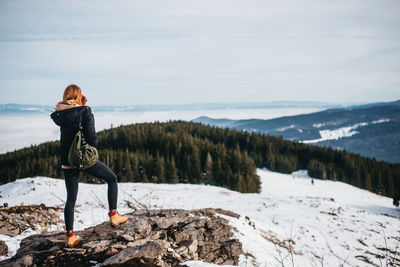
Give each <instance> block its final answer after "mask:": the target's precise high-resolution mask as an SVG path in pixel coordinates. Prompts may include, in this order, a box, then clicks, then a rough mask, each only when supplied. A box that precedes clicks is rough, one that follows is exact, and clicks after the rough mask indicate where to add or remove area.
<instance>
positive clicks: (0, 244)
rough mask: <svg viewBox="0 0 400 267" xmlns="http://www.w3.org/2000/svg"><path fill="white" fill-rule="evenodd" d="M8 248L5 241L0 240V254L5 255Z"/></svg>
mask: <svg viewBox="0 0 400 267" xmlns="http://www.w3.org/2000/svg"><path fill="white" fill-rule="evenodd" d="M7 253H8V248H7V245H6V242H4V241H3V240H0V256H7Z"/></svg>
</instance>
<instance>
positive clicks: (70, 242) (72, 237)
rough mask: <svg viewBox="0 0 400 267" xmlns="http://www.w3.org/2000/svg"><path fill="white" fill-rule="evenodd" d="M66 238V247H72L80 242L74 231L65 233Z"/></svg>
mask: <svg viewBox="0 0 400 267" xmlns="http://www.w3.org/2000/svg"><path fill="white" fill-rule="evenodd" d="M66 235H67V237H68V239H67V247H69V248H72V247H74V246H75V245H76V244H78V243H79V242H81V240H82V239H81V238H80V237H79V236H78V235H76V234H75V232H72V233H68V232H67V233H66Z"/></svg>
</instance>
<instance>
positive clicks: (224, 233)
mask: <svg viewBox="0 0 400 267" xmlns="http://www.w3.org/2000/svg"><path fill="white" fill-rule="evenodd" d="M217 213H219V214H225V215H226V214H230V213H229V212H228V211H223V210H214V209H201V210H181V209H166V210H137V211H135V212H134V213H131V214H128V216H129V220H128V222H126V223H124V224H121V225H120V226H118V227H117V228H113V227H111V225H110V223H109V222H104V223H101V224H99V225H97V226H94V227H89V228H87V229H85V230H83V231H77V234H78V235H80V236H81V238H82V242H81V244H79V245H78V246H77V247H76V248H66V247H65V239H66V237H65V235H64V233H63V232H50V233H43V234H38V235H32V236H29V237H27V238H24V239H23V240H22V241H21V244H20V248H19V249H18V251H17V253H16V255H15V256H14V257H13V258H11V259H8V260H5V261H3V262H0V265H1V266H3V265H5V266H35V265H36V266H93V262H96V263H98V264H100V265H102V266H118V265H121V266H160V267H167V266H177V265H179V264H180V263H182V262H184V261H186V260H190V259H196V260H201V261H204V262H209V263H219V264H231V265H234V264H236V265H237V264H238V261H239V255H240V254H242V253H243V251H242V246H241V244H240V242H239V240H237V239H233V238H232V236H233V233H232V227H231V226H230V225H229V224H228V221H227V220H226V219H224V218H222V217H219V216H217ZM229 216H230V215H229ZM232 217H233V216H232Z"/></svg>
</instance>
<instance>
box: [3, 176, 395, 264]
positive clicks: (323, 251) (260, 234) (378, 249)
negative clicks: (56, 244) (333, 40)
mask: <svg viewBox="0 0 400 267" xmlns="http://www.w3.org/2000/svg"><path fill="white" fill-rule="evenodd" d="M257 172H258V174H259V175H260V177H261V181H262V192H261V193H260V194H255V193H253V194H242V193H238V192H235V191H231V190H227V189H225V188H220V187H215V186H209V185H191V184H176V185H172V184H143V183H124V184H122V183H120V184H119V199H118V205H119V211H120V212H121V213H127V212H132V210H131V209H130V208H129V207H128V204H127V201H129V202H132V203H135V204H137V203H141V204H142V205H144V206H146V207H147V208H149V209H159V208H182V209H197V208H208V207H212V208H222V209H226V210H232V211H234V212H236V213H239V214H240V215H241V216H240V218H238V219H235V218H232V217H227V216H224V215H220V216H222V217H224V218H227V219H228V220H229V221H230V224H231V225H232V226H234V227H236V229H237V231H236V232H235V236H236V237H237V238H239V240H240V241H241V242H242V244H243V250H244V252H245V253H246V256H245V255H241V258H240V266H374V265H373V264H375V266H387V265H385V263H386V260H387V259H388V258H389V257H395V256H394V254H395V253H399V250H400V249H399V247H398V246H399V241H400V219H399V218H400V211H399V209H397V208H395V207H394V206H393V205H392V200H391V199H390V198H387V197H382V196H378V195H376V194H373V193H370V192H368V191H365V190H362V189H358V188H356V187H353V186H350V185H347V184H344V183H341V182H334V181H322V180H314V185H312V184H311V178H309V177H308V175H307V173H306V171H298V172H295V173H293V174H291V175H290V174H280V173H275V172H271V171H268V170H266V169H258V170H257ZM33 188H35V189H33ZM0 195H1V196H2V198H1V202H8V204H9V205H11V206H12V205H19V204H20V203H21V202H24V203H25V205H27V204H40V203H44V204H46V205H47V206H60V207H63V205H64V204H63V200H64V199H66V192H65V188H64V181H63V180H60V179H54V178H45V177H36V178H26V179H21V180H17V181H16V182H13V183H9V184H6V185H2V186H0ZM106 206H107V202H106V185H105V184H102V185H92V184H84V183H81V184H80V185H79V195H78V200H77V207H76V210H77V212H76V213H75V230H80V229H84V228H86V227H90V226H93V225H96V224H99V223H101V222H102V221H104V220H107V219H108V217H107V210H106V208H105V207H106ZM53 230H63V225H58V226H54V228H53ZM29 234H32V231H30V232H24V233H22V234H21V235H20V236H17V237H15V238H9V237H7V236H2V235H0V239H2V240H5V241H6V242H7V245H8V246H9V249H10V250H11V253H10V254H9V255H8V256H9V257H10V256H12V255H13V254H14V253H15V252H16V250H17V248H18V245H19V242H20V240H21V239H22V238H23V237H25V236H27V235H29ZM398 255H399V254H397V257H398ZM366 261H370V262H371V264H369V263H367V262H366ZM186 263H187V264H188V265H190V266H211V265H210V264H205V263H201V262H198V261H197V262H196V261H193V262H186Z"/></svg>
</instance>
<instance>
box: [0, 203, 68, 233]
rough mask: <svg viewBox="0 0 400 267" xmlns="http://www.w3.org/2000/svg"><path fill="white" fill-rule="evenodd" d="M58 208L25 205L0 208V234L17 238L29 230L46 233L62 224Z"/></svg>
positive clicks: (42, 205)
mask: <svg viewBox="0 0 400 267" xmlns="http://www.w3.org/2000/svg"><path fill="white" fill-rule="evenodd" d="M61 210H62V209H60V208H57V207H47V206H45V205H44V204H40V205H26V206H25V205H24V204H23V203H21V205H20V206H14V207H8V205H4V206H3V207H0V234H2V235H8V236H12V237H13V236H17V235H19V234H21V233H22V232H23V231H25V230H26V229H28V228H31V229H32V230H36V229H37V228H39V229H40V230H41V231H44V232H46V231H47V229H48V228H49V227H50V226H51V225H58V224H60V222H61V219H60V214H59V211H61Z"/></svg>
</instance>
